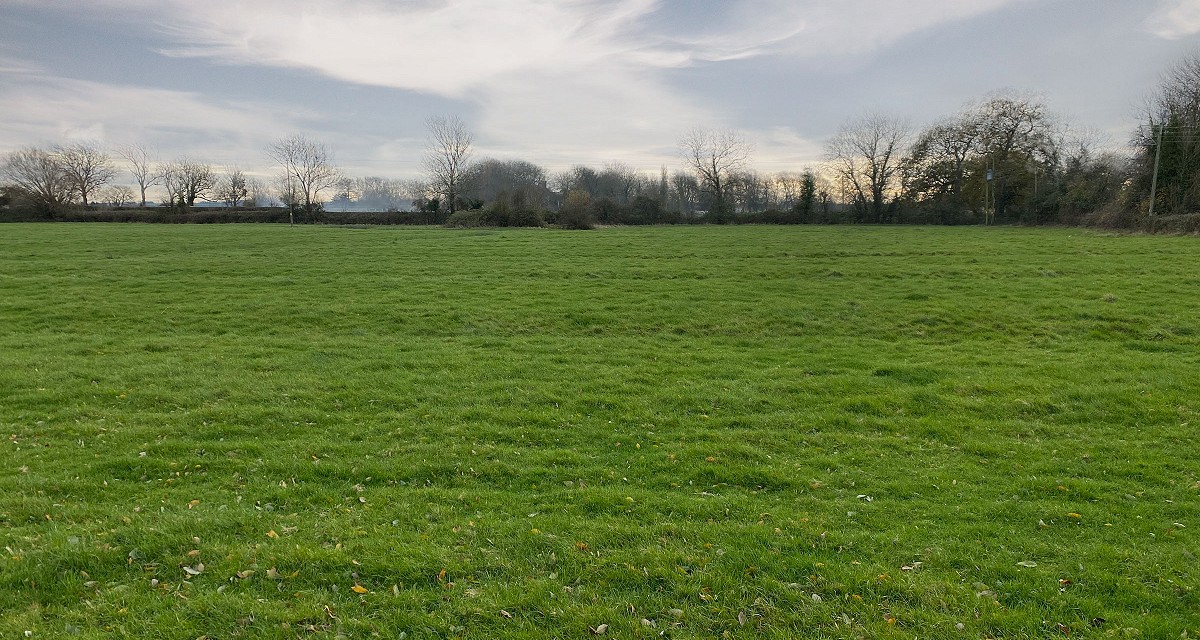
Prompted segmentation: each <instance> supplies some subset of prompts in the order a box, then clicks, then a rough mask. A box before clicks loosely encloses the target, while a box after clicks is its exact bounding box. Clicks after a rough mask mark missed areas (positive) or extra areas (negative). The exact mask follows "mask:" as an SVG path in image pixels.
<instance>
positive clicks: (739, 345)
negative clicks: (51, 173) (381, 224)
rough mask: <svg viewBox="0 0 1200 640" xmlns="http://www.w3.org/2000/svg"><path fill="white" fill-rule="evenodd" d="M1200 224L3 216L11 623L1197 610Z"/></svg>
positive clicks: (4, 597) (988, 616)
mask: <svg viewBox="0 0 1200 640" xmlns="http://www.w3.org/2000/svg"><path fill="white" fill-rule="evenodd" d="M1198 412H1200V240H1198V239H1197V238H1194V237H1190V238H1181V237H1142V236H1126V237H1122V236H1106V235H1099V234H1095V233H1090V232H1082V231H1079V230H1057V229H1009V228H878V227H874V228H873V227H736V228H721V227H715V226H706V227H679V228H614V229H603V230H598V231H591V232H562V231H551V230H527V231H476V232H467V231H449V230H442V229H394V228H386V229H385V228H371V229H365V230H356V229H345V228H331V227H296V228H289V227H286V226H269V225H261V226H259V225H248V226H165V225H164V226H149V225H147V226H143V225H68V224H55V225H3V226H0V430H2V432H3V434H2V435H3V439H4V442H3V443H2V445H0V446H2V447H3V448H2V449H0V547H3V554H2V555H0V612H2V613H0V638H17V637H23V633H24V632H25V631H32V633H33V636H32V637H34V638H56V637H80V638H109V637H129V638H189V639H195V638H198V637H207V638H209V639H216V638H339V637H345V638H373V637H383V638H431V637H467V638H509V637H528V638H547V637H562V638H586V637H592V634H593V633H603V634H604V635H606V636H612V637H622V638H633V637H642V638H650V637H673V638H691V637H732V638H758V637H768V638H772V637H773V638H792V637H804V638H858V637H862V638H909V637H923V638H927V637H939V638H942V637H963V638H1045V637H1064V634H1066V633H1070V635H1071V636H1072V637H1096V638H1102V637H1122V638H1124V637H1142V638H1179V637H1180V636H1181V634H1183V633H1184V632H1185V631H1186V633H1187V634H1188V635H1189V637H1197V636H1200V595H1198V592H1197V589H1198V588H1200V561H1198V560H1197V555H1200V535H1198V533H1200V448H1198V445H1200V437H1197V429H1198V428H1200V413H1198Z"/></svg>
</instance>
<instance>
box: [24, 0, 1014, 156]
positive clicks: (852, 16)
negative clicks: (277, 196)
mask: <svg viewBox="0 0 1200 640" xmlns="http://www.w3.org/2000/svg"><path fill="white" fill-rule="evenodd" d="M10 1H11V2H18V3H21V2H24V3H26V4H29V5H30V6H37V7H38V8H39V9H40V10H54V9H57V10H60V11H71V12H74V13H75V14H76V15H78V14H79V13H81V12H90V14H88V15H94V16H97V17H104V18H107V19H111V20H116V19H118V18H117V16H119V17H120V18H119V19H120V20H127V21H130V22H134V23H137V24H138V25H140V27H141V28H145V27H148V26H149V27H151V28H153V29H155V30H157V31H158V32H159V33H160V34H163V35H165V36H167V39H169V41H171V42H172V43H177V44H172V45H170V46H168V47H163V48H161V49H160V50H159V53H160V54H162V55H167V56H176V57H186V58H192V59H204V60H212V61H213V62H215V63H218V64H229V65H239V66H245V67H250V68H286V69H299V70H303V71H307V72H312V73H316V74H320V75H322V76H325V77H328V78H334V79H337V80H339V81H342V82H346V83H352V84H358V85H370V86H377V87H386V88H391V89H397V90H401V91H409V92H414V93H419V94H427V95H434V96H440V97H443V98H450V99H453V100H458V101H462V103H463V105H464V110H465V111H470V112H471V113H472V114H473V120H474V123H473V124H474V125H475V126H477V127H478V129H479V130H480V132H481V135H480V137H479V142H480V147H481V151H483V152H494V153H498V154H499V153H504V152H506V151H507V152H510V153H519V154H522V155H525V156H526V157H529V158H530V159H534V160H536V161H539V162H544V163H547V164H550V165H561V164H565V163H568V162H572V161H577V162H603V161H605V160H611V159H622V160H626V161H628V162H631V163H640V164H644V165H650V166H654V165H657V164H658V163H659V162H662V161H670V160H671V159H673V157H674V155H675V151H674V144H675V140H676V139H677V136H678V135H679V134H680V133H681V132H683V131H686V130H688V129H690V128H691V127H694V126H712V127H737V128H743V129H757V130H752V131H749V132H748V133H749V134H750V135H751V136H752V137H756V138H758V139H761V140H763V141H764V142H766V144H763V145H762V146H761V147H760V148H762V149H775V148H777V147H778V145H777V144H773V143H772V142H771V141H773V140H778V141H781V140H782V139H781V138H780V132H781V131H788V130H787V129H786V127H787V126H788V123H786V122H771V123H761V124H759V123H750V122H747V121H742V120H741V119H740V118H741V114H740V113H739V111H738V107H737V106H736V105H735V102H734V101H733V100H726V99H724V96H723V95H722V94H723V93H724V92H727V91H728V90H729V89H728V88H725V87H721V86H713V87H704V88H702V89H697V88H695V87H692V88H691V89H690V90H688V91H687V92H686V93H684V92H683V91H681V89H680V85H679V82H677V81H676V80H677V79H678V78H679V77H680V71H681V70H685V69H689V68H695V67H702V66H706V65H717V64H722V63H725V62H729V61H733V60H747V59H751V58H756V57H764V56H774V57H775V58H777V59H778V61H777V62H776V63H775V64H777V65H780V66H781V67H782V66H785V65H788V64H791V63H793V62H795V61H803V60H817V61H820V62H821V63H822V64H826V63H828V61H831V60H834V61H837V63H839V64H845V63H846V61H847V60H852V61H854V62H856V63H861V62H862V61H864V60H867V59H869V58H870V56H871V55H873V54H875V53H877V52H879V51H880V50H882V49H885V48H886V47H888V46H890V45H891V44H893V43H895V42H896V41H897V40H899V39H901V38H904V37H906V36H909V35H912V34H914V33H917V32H920V31H921V30H924V29H930V28H933V27H936V26H937V25H942V24H945V23H947V22H950V21H955V20H961V19H964V18H969V17H972V16H977V15H981V14H983V13H986V12H989V11H993V10H995V9H997V8H999V7H1003V6H1005V5H1009V4H1013V3H1019V2H1032V1H1035V0H958V1H956V2H953V3H947V2H944V0H855V1H853V2H847V1H844V0H689V1H688V2H687V3H684V2H668V1H666V0H505V1H504V2H496V1H495V0H391V1H384V0H257V1H256V2H252V3H251V2H243V1H238V0H208V1H207V2H204V3H196V2H194V1H193V0H93V1H92V2H90V3H87V4H86V6H82V7H81V6H79V3H78V2H76V1H75V0H10ZM44 90H46V89H45V88H43V91H44ZM91 90H93V91H95V92H99V93H100V94H101V95H102V99H101V100H100V102H101V103H104V102H105V100H107V99H108V96H111V93H112V91H111V88H109V89H106V88H104V87H101V86H98V85H97V86H95V87H91ZM705 92H707V93H705ZM171 95H172V98H171V99H174V100H178V101H181V102H182V103H185V104H183V105H181V107H182V109H181V110H175V111H176V114H179V115H171V116H167V115H166V114H170V113H171V111H168V110H166V109H162V108H158V107H156V108H155V109H153V111H154V114H150V113H147V114H146V116H147V117H150V116H154V117H158V118H160V119H171V120H173V121H175V122H177V123H191V122H195V121H200V122H206V123H207V122H212V123H213V124H214V126H216V127H217V128H218V130H229V129H230V126H231V125H229V124H228V123H229V122H233V123H238V122H244V120H245V118H247V117H249V118H251V119H254V120H255V121H256V122H257V124H258V125H262V124H263V121H264V120H267V121H270V122H272V123H273V124H274V125H275V126H274V127H273V128H269V130H270V131H271V132H272V133H274V134H275V135H278V134H279V133H281V132H280V131H279V121H280V118H278V117H275V116H273V115H269V114H265V113H264V112H263V110H262V109H255V108H253V106H252V108H250V109H249V110H248V111H244V112H243V111H241V110H240V109H237V108H233V107H231V106H230V105H228V104H224V105H221V104H214V103H213V102H211V101H208V100H206V99H205V98H203V97H201V96H199V95H194V94H193V95H181V94H171ZM63 97H64V98H66V99H68V103H70V104H71V106H70V107H55V108H54V110H55V111H56V112H58V113H59V114H60V115H61V117H62V118H64V119H67V118H68V117H69V113H70V111H71V110H72V109H74V108H77V107H82V106H85V105H83V104H82V101H76V102H71V101H70V99H69V98H70V96H65V95H64V96H63ZM145 97H146V98H150V97H151V96H145ZM158 99H160V100H161V99H163V98H162V97H161V96H160V97H158ZM751 99H752V100H766V99H769V96H768V95H762V96H758V97H751ZM84 101H86V102H88V103H91V102H93V101H94V100H93V98H92V97H90V96H88V97H87V98H85V100H84ZM125 103H126V104H134V101H133V100H131V99H126V100H125ZM189 109H207V110H208V111H205V113H203V114H197V116H196V117H195V118H191V117H187V116H184V115H182V114H186V113H188V110H189ZM94 111H95V109H94V108H93V109H88V110H85V113H94ZM10 112H11V110H10ZM224 112H228V116H229V117H228V118H222V117H218V116H216V113H224ZM235 112H236V114H238V115H235ZM185 118H186V119H185ZM162 125H163V126H164V127H165V126H167V123H166V122H163V123H162ZM42 126H45V125H42ZM232 126H233V128H234V129H238V130H241V129H242V125H241V124H234V125H232ZM246 126H247V127H249V128H250V129H249V130H248V132H247V133H250V132H252V127H253V126H256V125H254V124H247V125H246ZM418 126H419V125H418ZM108 133H109V134H111V128H109V129H108ZM229 135H242V134H234V133H230V134H229ZM791 142H794V143H796V142H798V143H801V144H803V145H805V148H811V147H813V146H814V145H813V144H812V143H809V142H807V141H803V140H800V141H796V140H792V141H791Z"/></svg>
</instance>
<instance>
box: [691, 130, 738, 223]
mask: <svg viewBox="0 0 1200 640" xmlns="http://www.w3.org/2000/svg"><path fill="white" fill-rule="evenodd" d="M679 151H680V155H682V156H683V160H684V163H685V164H686V165H687V168H688V169H690V170H691V171H692V172H694V173H695V174H696V179H697V181H698V182H699V186H700V190H701V191H702V192H704V193H707V194H709V196H711V197H712V201H713V216H714V221H715V222H717V223H718V224H720V223H724V222H727V221H728V219H729V217H730V216H731V215H732V205H733V202H732V197H731V188H732V186H733V185H732V184H731V183H732V181H733V176H734V174H737V173H738V172H740V171H742V170H743V169H744V168H745V166H746V165H747V164H748V163H749V161H750V154H751V151H752V147H751V145H750V143H749V142H748V141H746V139H745V138H744V137H743V136H742V135H741V134H740V133H738V132H736V131H730V130H726V131H709V130H707V129H699V128H697V129H693V130H691V131H690V132H688V133H687V134H686V135H684V136H683V138H681V139H680V141H679Z"/></svg>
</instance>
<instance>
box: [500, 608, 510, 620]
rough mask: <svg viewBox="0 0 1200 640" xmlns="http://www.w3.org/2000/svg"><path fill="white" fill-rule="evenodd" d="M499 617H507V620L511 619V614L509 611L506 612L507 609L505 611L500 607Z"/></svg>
mask: <svg viewBox="0 0 1200 640" xmlns="http://www.w3.org/2000/svg"><path fill="white" fill-rule="evenodd" d="M500 617H501V618H507V619H509V620H512V614H511V613H509V612H507V611H505V610H504V609H501V610H500Z"/></svg>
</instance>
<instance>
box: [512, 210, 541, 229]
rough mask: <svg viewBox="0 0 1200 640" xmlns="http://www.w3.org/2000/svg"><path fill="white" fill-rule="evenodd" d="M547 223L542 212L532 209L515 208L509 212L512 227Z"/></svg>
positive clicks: (535, 225) (537, 225) (538, 225)
mask: <svg viewBox="0 0 1200 640" xmlns="http://www.w3.org/2000/svg"><path fill="white" fill-rule="evenodd" d="M545 224H546V223H545V222H544V221H543V220H542V214H540V213H538V212H537V211H533V210H531V209H514V210H512V211H511V212H510V213H509V214H508V226H510V227H541V226H545Z"/></svg>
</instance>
